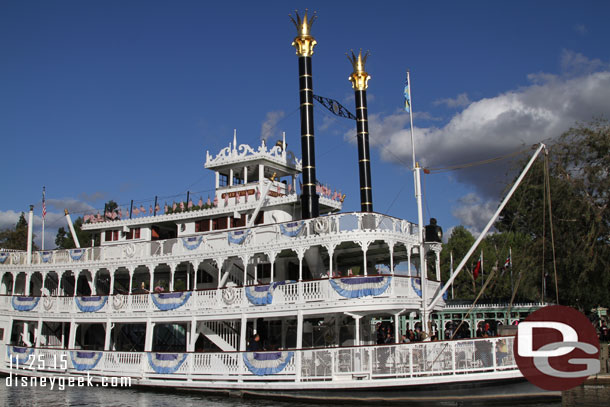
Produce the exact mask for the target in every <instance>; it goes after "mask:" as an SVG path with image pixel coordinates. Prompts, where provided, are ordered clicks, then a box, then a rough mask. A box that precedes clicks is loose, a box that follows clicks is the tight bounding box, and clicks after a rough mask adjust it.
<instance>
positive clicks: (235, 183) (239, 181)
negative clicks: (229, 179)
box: [233, 175, 244, 185]
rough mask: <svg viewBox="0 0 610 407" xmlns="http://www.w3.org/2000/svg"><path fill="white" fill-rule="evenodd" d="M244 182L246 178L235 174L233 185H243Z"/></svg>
mask: <svg viewBox="0 0 610 407" xmlns="http://www.w3.org/2000/svg"><path fill="white" fill-rule="evenodd" d="M243 183H244V180H243V179H242V178H240V177H238V176H237V175H234V176H233V185H241V184H243Z"/></svg>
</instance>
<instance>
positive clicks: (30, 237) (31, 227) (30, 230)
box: [26, 205, 34, 291]
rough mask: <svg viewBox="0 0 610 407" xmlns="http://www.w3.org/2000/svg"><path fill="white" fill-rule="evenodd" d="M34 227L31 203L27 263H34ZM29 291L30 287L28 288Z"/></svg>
mask: <svg viewBox="0 0 610 407" xmlns="http://www.w3.org/2000/svg"><path fill="white" fill-rule="evenodd" d="M33 228H34V205H30V213H29V215H28V243H27V258H26V264H27V265H28V266H29V265H30V264H32V229H33ZM27 290H28V291H29V288H27Z"/></svg>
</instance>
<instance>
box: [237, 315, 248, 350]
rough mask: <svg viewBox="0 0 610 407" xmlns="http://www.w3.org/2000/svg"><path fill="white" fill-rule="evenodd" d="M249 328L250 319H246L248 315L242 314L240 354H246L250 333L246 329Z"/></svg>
mask: <svg viewBox="0 0 610 407" xmlns="http://www.w3.org/2000/svg"><path fill="white" fill-rule="evenodd" d="M247 327H248V318H246V314H241V329H240V333H239V351H240V352H245V351H246V339H247V338H246V334H247V332H248V330H247V329H246V328H247Z"/></svg>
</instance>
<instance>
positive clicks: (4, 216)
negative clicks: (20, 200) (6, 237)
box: [0, 210, 21, 230]
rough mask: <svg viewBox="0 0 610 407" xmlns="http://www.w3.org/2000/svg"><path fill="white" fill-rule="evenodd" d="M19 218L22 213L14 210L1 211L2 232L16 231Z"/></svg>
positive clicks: (0, 228) (0, 226)
mask: <svg viewBox="0 0 610 407" xmlns="http://www.w3.org/2000/svg"><path fill="white" fill-rule="evenodd" d="M19 216H21V212H15V211H12V210H8V211H4V212H2V211H0V230H5V229H14V228H15V225H16V224H17V221H18V220H19Z"/></svg>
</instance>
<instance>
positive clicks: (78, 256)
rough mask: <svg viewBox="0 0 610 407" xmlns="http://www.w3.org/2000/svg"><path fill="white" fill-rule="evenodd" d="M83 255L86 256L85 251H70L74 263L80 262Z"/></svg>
mask: <svg viewBox="0 0 610 407" xmlns="http://www.w3.org/2000/svg"><path fill="white" fill-rule="evenodd" d="M83 254H85V249H70V257H71V258H72V260H74V261H78V260H80V259H81V258H82V257H83Z"/></svg>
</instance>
